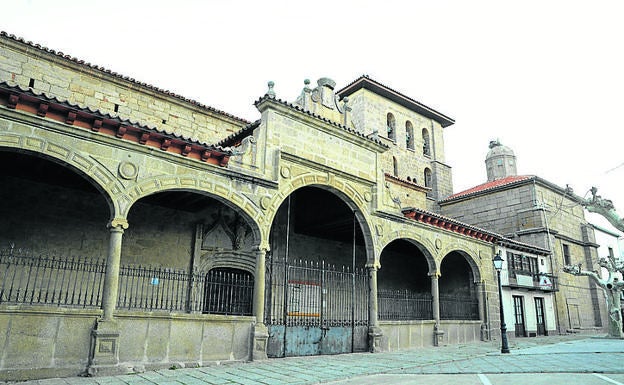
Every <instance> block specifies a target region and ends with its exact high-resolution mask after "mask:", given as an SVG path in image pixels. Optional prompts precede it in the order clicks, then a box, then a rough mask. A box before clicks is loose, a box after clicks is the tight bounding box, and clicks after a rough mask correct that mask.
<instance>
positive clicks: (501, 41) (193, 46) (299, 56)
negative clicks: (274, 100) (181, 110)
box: [0, 0, 624, 226]
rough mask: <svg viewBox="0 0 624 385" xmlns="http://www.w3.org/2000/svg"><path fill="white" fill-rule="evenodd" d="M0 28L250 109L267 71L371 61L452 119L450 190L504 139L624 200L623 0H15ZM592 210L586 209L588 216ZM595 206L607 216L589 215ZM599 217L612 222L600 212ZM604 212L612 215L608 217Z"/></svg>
mask: <svg viewBox="0 0 624 385" xmlns="http://www.w3.org/2000/svg"><path fill="white" fill-rule="evenodd" d="M2 8H3V9H2V13H1V14H0V29H1V30H4V31H5V32H7V33H10V34H14V35H16V36H19V37H23V38H24V39H26V40H30V41H33V42H34V43H38V44H41V45H43V46H45V47H48V48H50V49H54V50H56V51H62V52H63V53H65V54H69V55H71V56H74V57H77V58H79V59H82V60H85V61H87V62H91V63H93V64H97V65H99V66H103V67H105V68H107V69H110V70H112V71H115V72H118V73H121V74H123V75H127V76H130V77H132V78H135V79H136V80H138V81H141V82H146V83H149V84H152V85H154V86H156V87H158V88H162V89H166V90H169V91H172V92H175V93H177V94H180V95H182V96H184V97H187V98H191V99H194V100H197V101H199V102H201V103H203V104H206V105H209V106H212V107H215V108H217V109H220V110H222V111H225V112H228V113H231V114H233V115H236V116H239V117H241V118H244V119H247V120H250V121H253V120H256V119H258V118H259V113H258V111H257V110H256V109H255V107H254V106H253V102H254V101H255V100H257V99H258V98H259V97H261V96H262V95H264V93H265V92H266V90H267V86H266V84H267V82H268V81H269V80H272V81H274V82H275V91H276V93H277V97H278V98H280V99H283V100H287V101H294V99H295V98H296V97H297V95H298V94H299V93H300V91H301V89H302V88H303V85H304V83H303V82H304V79H310V80H312V84H313V85H314V84H315V82H316V79H318V78H320V77H330V78H332V79H334V80H335V81H336V83H337V88H338V89H339V88H342V87H343V86H345V85H347V84H349V83H350V82H351V81H353V80H355V79H356V78H358V77H359V76H361V75H363V74H366V75H368V76H370V77H371V78H373V79H375V80H376V81H378V82H381V83H383V84H385V85H387V86H389V87H391V88H393V89H395V90H397V91H399V92H401V93H403V94H404V95H407V96H409V97H411V98H413V99H415V100H418V101H419V102H421V103H423V104H425V105H427V106H429V107H432V108H434V109H436V110H438V111H440V112H442V113H443V114H445V115H447V116H450V117H452V118H453V119H455V121H456V123H455V124H454V125H452V126H450V127H448V128H446V129H445V134H444V135H445V145H446V148H445V152H446V159H445V162H446V164H448V165H450V166H451V167H452V170H453V181H454V191H455V192H459V191H462V190H465V189H467V188H470V187H472V186H475V185H478V184H480V183H483V182H485V181H486V171H485V164H484V161H485V156H486V154H487V152H488V150H489V149H488V143H489V142H490V140H494V139H498V140H500V142H501V143H502V144H504V145H506V146H508V147H510V148H511V149H512V150H513V151H514V152H515V154H516V156H517V167H518V174H520V175H538V176H540V177H541V178H544V179H547V180H549V181H551V182H553V183H555V184H557V185H559V186H562V187H565V186H566V185H570V186H571V187H572V188H573V189H574V192H575V193H577V194H578V195H581V196H584V195H585V194H586V193H587V192H588V190H589V189H590V188H591V187H592V186H596V187H597V188H598V194H599V195H601V196H602V197H604V198H608V199H611V200H612V201H614V204H615V206H616V209H617V211H618V213H619V214H620V216H622V215H624V210H623V209H624V193H623V191H624V123H623V122H622V119H621V115H622V111H623V109H624V22H622V16H623V15H624V2H622V1H619V0H618V1H609V0H594V1H576V0H568V1H559V0H552V1H546V0H540V1H534V0H525V1H482V0H474V1H465V0H446V1H445V0H436V1H433V0H432V1H419V0H412V1H398V0H385V1H369V0H356V1H354V0H344V1H328V0H315V1H306V2H300V1H292V0H290V1H282V0H266V1H251V0H250V1H242V0H240V1H237V0H227V1H226V0H223V1H221V0H205V1H191V0H177V1H175V2H173V1H158V0H152V1H142V0H133V1H129V0H126V1H119V0H107V1H87V0H75V1H70V0H56V1H48V0H30V1H27V0H13V1H11V2H8V3H6V4H3V7H2ZM592 220H593V219H592ZM596 221H598V222H600V221H601V219H600V218H597V219H596ZM605 223H606V222H605ZM607 226H608V225H607Z"/></svg>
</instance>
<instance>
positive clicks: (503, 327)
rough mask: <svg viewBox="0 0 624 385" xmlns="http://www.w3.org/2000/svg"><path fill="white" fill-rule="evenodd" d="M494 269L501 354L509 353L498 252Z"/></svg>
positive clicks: (501, 267) (500, 264)
mask: <svg viewBox="0 0 624 385" xmlns="http://www.w3.org/2000/svg"><path fill="white" fill-rule="evenodd" d="M492 262H493V263H494V268H495V269H496V276H497V278H498V300H499V301H500V306H499V308H500V322H501V327H500V330H501V353H509V345H508V344H507V326H506V325H505V313H504V312H503V290H502V289H501V279H500V273H501V270H502V269H503V258H501V256H500V250H499V251H498V252H497V253H496V255H495V256H494V259H492Z"/></svg>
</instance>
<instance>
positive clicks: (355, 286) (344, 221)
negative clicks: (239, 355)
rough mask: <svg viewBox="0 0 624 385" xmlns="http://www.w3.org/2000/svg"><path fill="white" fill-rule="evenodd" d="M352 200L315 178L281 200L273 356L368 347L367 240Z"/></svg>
mask: <svg viewBox="0 0 624 385" xmlns="http://www.w3.org/2000/svg"><path fill="white" fill-rule="evenodd" d="M352 207H355V205H354V204H352V202H351V205H349V204H347V201H346V198H344V197H343V196H341V195H340V194H339V193H338V192H334V191H333V190H330V189H327V188H325V187H317V186H307V187H302V188H300V189H298V190H295V191H294V192H293V193H292V194H290V195H289V196H288V197H287V198H286V199H285V200H284V202H282V204H281V206H280V207H279V209H278V211H277V213H276V215H275V218H274V220H273V224H272V227H271V235H270V238H269V240H270V244H271V253H270V254H269V255H267V275H266V277H267V284H266V290H267V292H266V296H265V298H266V311H265V318H266V319H265V323H266V325H267V326H268V327H269V335H270V337H269V342H268V348H267V354H268V356H269V357H284V356H302V355H318V354H336V353H347V352H354V351H366V350H367V347H368V303H369V302H368V275H367V274H366V271H365V265H366V261H367V247H366V245H365V240H364V232H363V230H362V225H360V222H359V220H358V218H357V212H355V211H354V210H353V209H352Z"/></svg>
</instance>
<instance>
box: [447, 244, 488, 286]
mask: <svg viewBox="0 0 624 385" xmlns="http://www.w3.org/2000/svg"><path fill="white" fill-rule="evenodd" d="M452 252H456V253H458V254H460V255H461V256H463V257H464V259H465V260H466V262H467V263H468V265H469V266H470V268H471V269H472V276H473V277H472V278H473V281H474V283H480V282H481V269H480V268H479V264H477V262H476V261H475V259H474V258H473V257H472V256H471V255H470V253H469V252H467V251H465V250H463V249H462V248H461V247H459V246H458V245H450V246H448V247H446V248H445V249H444V250H443V252H442V253H440V255H442V256H443V257H442V259H441V260H440V266H442V261H444V258H446V257H447V256H448V255H449V254H451V253H452Z"/></svg>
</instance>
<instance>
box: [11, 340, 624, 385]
mask: <svg viewBox="0 0 624 385" xmlns="http://www.w3.org/2000/svg"><path fill="white" fill-rule="evenodd" d="M498 343H499V342H497V341H492V342H483V343H472V344H464V345H450V346H443V347H437V348H433V347H432V348H421V349H415V350H409V351H401V352H390V353H377V354H370V353H355V354H343V355H335V356H314V357H292V358H283V359H270V360H268V361H257V362H250V363H238V364H231V365H216V366H208V367H201V368H193V369H190V368H186V369H177V370H159V371H154V372H145V373H141V374H132V375H121V376H111V377H71V378H55V379H46V380H37V381H27V382H25V383H21V384H20V385H22V384H23V385H155V384H157V385H182V384H186V385H216V384H228V385H233V384H241V385H296V384H319V383H335V384H362V385H364V384H380V383H384V384H386V383H387V384H390V383H391V384H415V383H418V384H427V383H436V384H438V385H440V384H444V383H449V384H450V383H453V384H473V383H474V384H479V385H494V384H498V383H505V384H514V383H517V384H529V383H530V384H532V385H536V384H540V383H544V384H549V385H554V384H555V383H557V382H552V381H547V377H545V376H543V375H542V376H539V375H537V376H535V375H531V374H530V373H552V374H553V375H555V376H561V381H562V382H559V383H562V384H572V383H575V384H576V383H578V384H583V385H589V384H594V383H595V384H609V383H611V384H616V385H617V384H621V385H622V384H624V383H623V382H619V381H620V380H621V381H624V341H623V340H612V339H604V338H593V337H589V336H579V335H570V336H552V337H538V338H523V339H512V340H511V341H510V347H511V350H512V351H511V354H500V352H499V349H500V347H499V345H498ZM565 373H568V374H567V375H564V374H565ZM572 373H581V374H578V375H576V376H574V377H571V376H570V374H572ZM582 373H586V374H582ZM601 373H603V374H601ZM605 373H606V374H609V375H610V376H611V377H605V375H604V374H605ZM519 374H522V376H521V377H520V376H518V375H519ZM416 375H417V376H416ZM449 375H454V376H449ZM458 375H459V376H458ZM501 375H504V376H505V377H500V376H501ZM513 376H516V377H515V378H516V379H517V380H518V381H519V382H514V381H513V378H514V377H513ZM530 376H535V377H534V378H532V377H530ZM579 376H581V377H583V379H581V377H579ZM600 376H603V377H605V378H606V379H605V378H601V377H600ZM529 378H532V379H531V380H530V381H529ZM553 378H554V377H553ZM571 378H574V379H575V380H574V381H572V382H571V381H570V379H571ZM614 378H619V379H620V380H616V379H614ZM416 379H417V380H416ZM510 379H511V381H510ZM520 379H521V380H520ZM499 380H500V381H499ZM503 380H504V381H503ZM415 381H416V382H415ZM428 381H432V382H428ZM445 381H446V382H445ZM497 381H498V382H497ZM501 381H503V382H501ZM544 381H547V382H544ZM577 381H581V382H577Z"/></svg>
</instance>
